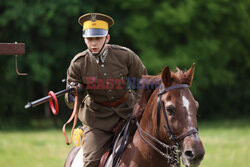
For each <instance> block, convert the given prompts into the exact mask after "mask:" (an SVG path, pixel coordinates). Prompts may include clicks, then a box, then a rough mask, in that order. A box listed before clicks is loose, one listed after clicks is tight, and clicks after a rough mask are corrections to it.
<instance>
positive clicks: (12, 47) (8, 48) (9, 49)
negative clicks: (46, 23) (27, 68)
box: [0, 42, 27, 75]
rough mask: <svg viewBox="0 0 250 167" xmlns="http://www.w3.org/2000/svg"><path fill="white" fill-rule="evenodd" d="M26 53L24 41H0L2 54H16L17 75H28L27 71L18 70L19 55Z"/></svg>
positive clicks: (0, 52)
mask: <svg viewBox="0 0 250 167" xmlns="http://www.w3.org/2000/svg"><path fill="white" fill-rule="evenodd" d="M24 54H25V44H24V43H17V42H15V43H0V55H15V56H16V73H17V75H27V73H20V72H18V68H17V55H24Z"/></svg>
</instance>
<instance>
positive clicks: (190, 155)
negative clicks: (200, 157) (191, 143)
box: [185, 151, 194, 159]
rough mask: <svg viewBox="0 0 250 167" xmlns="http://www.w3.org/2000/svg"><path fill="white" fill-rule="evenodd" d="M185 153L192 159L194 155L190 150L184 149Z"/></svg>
mask: <svg viewBox="0 0 250 167" xmlns="http://www.w3.org/2000/svg"><path fill="white" fill-rule="evenodd" d="M185 155H186V156H187V157H188V158H189V159H192V158H193V157H194V154H193V152H192V151H185Z"/></svg>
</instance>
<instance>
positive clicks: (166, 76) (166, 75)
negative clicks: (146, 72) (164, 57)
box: [161, 66, 171, 87]
mask: <svg viewBox="0 0 250 167" xmlns="http://www.w3.org/2000/svg"><path fill="white" fill-rule="evenodd" d="M170 78H171V72H170V69H169V67H168V66H165V67H164V69H163V70H162V72H161V79H162V82H163V84H164V85H165V87H168V86H170V85H171V80H170Z"/></svg>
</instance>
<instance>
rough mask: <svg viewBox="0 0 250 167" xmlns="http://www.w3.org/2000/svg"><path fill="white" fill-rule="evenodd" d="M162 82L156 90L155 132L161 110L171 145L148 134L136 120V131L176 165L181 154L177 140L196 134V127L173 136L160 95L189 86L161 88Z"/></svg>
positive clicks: (158, 125) (169, 161)
mask: <svg viewBox="0 0 250 167" xmlns="http://www.w3.org/2000/svg"><path fill="white" fill-rule="evenodd" d="M162 87H163V84H161V85H160V88H159V92H158V94H157V95H158V99H157V133H158V136H159V128H160V116H161V111H162V112H163V116H164V119H165V122H166V124H165V125H164V127H165V128H166V129H167V132H168V134H169V136H170V137H169V139H170V140H172V141H173V143H174V144H173V145H168V144H166V143H163V142H161V141H160V140H159V139H157V138H155V137H154V136H152V135H150V134H148V133H147V132H145V131H144V130H143V129H142V128H141V126H140V124H139V122H138V121H137V122H136V124H137V127H138V132H139V135H140V136H141V138H142V139H143V141H144V142H146V143H147V144H148V145H149V146H150V147H152V148H153V149H154V150H155V151H156V152H158V153H159V154H160V155H162V156H163V157H164V158H166V159H167V160H168V163H169V164H170V165H171V166H174V164H176V165H177V167H179V166H180V160H179V159H180V156H181V151H180V145H179V142H180V141H182V140H183V139H184V138H185V137H187V136H189V135H191V134H196V133H198V131H197V129H192V130H189V131H187V132H186V133H183V134H181V135H180V136H177V137H176V136H175V135H174V133H173V131H172V130H171V129H170V126H169V122H168V119H167V114H166V110H165V107H164V105H163V102H162V95H163V94H165V93H167V92H168V91H170V90H173V89H179V88H188V87H189V86H188V85H187V84H176V85H173V86H170V87H166V88H164V89H162ZM143 135H145V136H147V137H148V138H149V139H150V140H151V141H153V142H155V143H158V144H159V145H160V146H162V148H164V149H165V152H163V151H161V150H160V149H159V148H157V147H156V146H155V145H153V144H152V143H151V142H150V141H148V140H147V139H146V138H145V137H144V136H143Z"/></svg>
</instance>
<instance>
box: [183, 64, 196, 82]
mask: <svg viewBox="0 0 250 167" xmlns="http://www.w3.org/2000/svg"><path fill="white" fill-rule="evenodd" d="M194 69H195V63H193V65H192V67H191V68H190V69H189V70H188V71H187V72H185V74H184V75H185V78H186V79H187V82H188V83H187V84H188V85H189V86H191V85H192V81H193V78H194Z"/></svg>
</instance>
